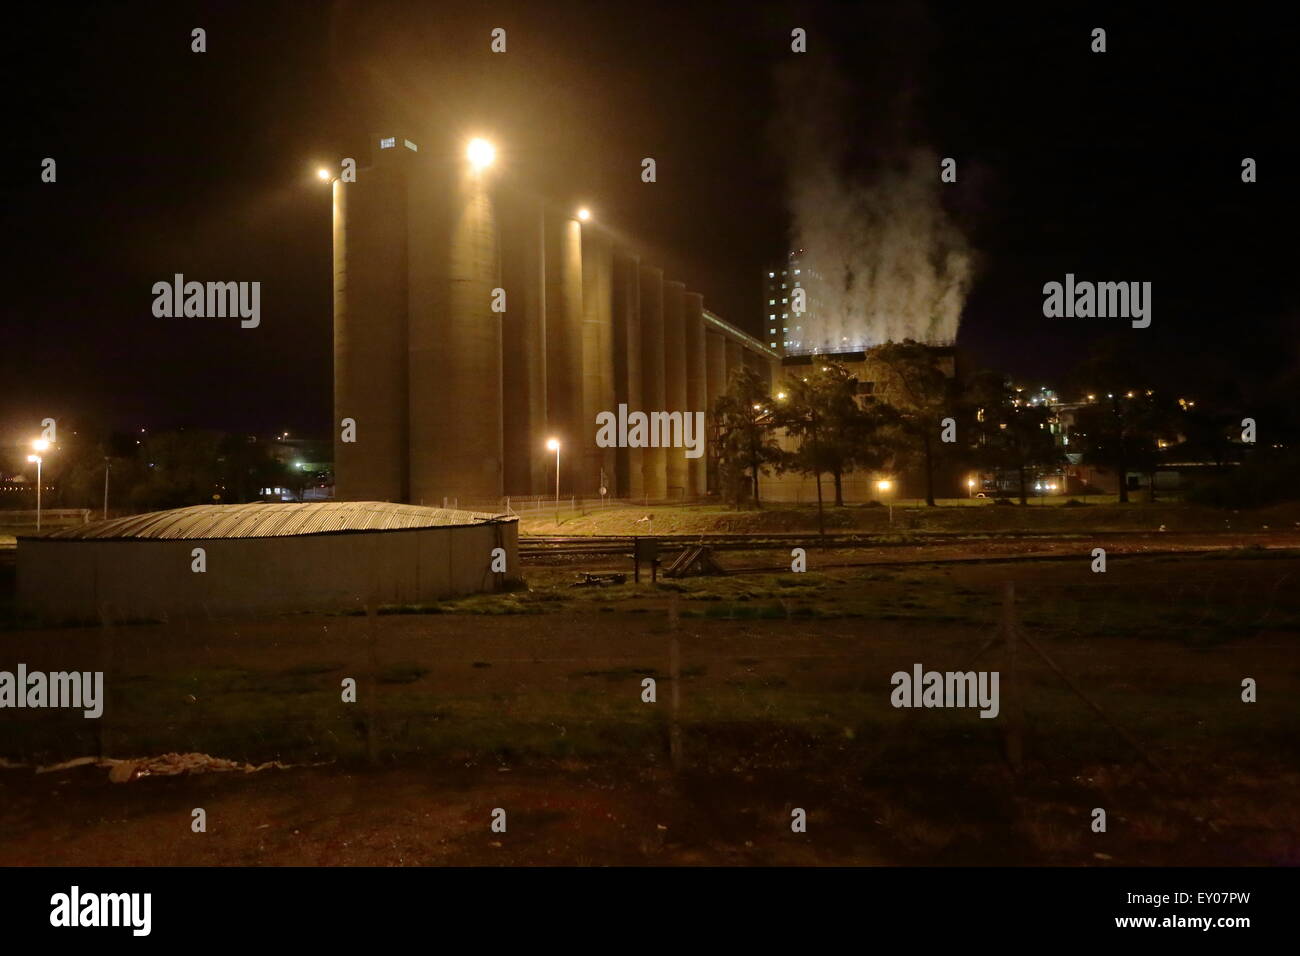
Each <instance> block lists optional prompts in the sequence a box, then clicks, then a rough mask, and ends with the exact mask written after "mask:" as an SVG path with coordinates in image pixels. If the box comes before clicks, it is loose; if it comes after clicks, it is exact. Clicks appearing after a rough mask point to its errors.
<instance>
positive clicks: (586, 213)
mask: <svg viewBox="0 0 1300 956" xmlns="http://www.w3.org/2000/svg"><path fill="white" fill-rule="evenodd" d="M578 218H579V219H581V220H582V221H583V222H586V221H587V220H588V219H590V218H591V210H590V209H588V208H587V207H586V206H583V207H582V208H581V209H579V210H578Z"/></svg>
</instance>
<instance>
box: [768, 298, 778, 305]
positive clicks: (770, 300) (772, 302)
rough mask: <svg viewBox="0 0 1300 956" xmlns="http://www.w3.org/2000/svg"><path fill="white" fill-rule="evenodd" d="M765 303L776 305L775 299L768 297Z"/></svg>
mask: <svg viewBox="0 0 1300 956" xmlns="http://www.w3.org/2000/svg"><path fill="white" fill-rule="evenodd" d="M767 304H768V305H776V299H768V300H767Z"/></svg>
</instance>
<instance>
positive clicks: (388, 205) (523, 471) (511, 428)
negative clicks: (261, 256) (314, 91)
mask: <svg viewBox="0 0 1300 956" xmlns="http://www.w3.org/2000/svg"><path fill="white" fill-rule="evenodd" d="M385 142H389V143H393V144H394V145H393V146H391V147H389V148H384V149H381V150H380V151H379V153H378V155H377V157H376V159H375V162H374V164H373V165H372V166H371V167H369V168H366V169H363V170H361V171H360V172H359V174H358V176H357V179H356V182H351V183H343V182H336V183H335V184H334V289H335V305H334V354H335V375H334V383H335V427H336V431H335V474H336V495H337V497H339V498H341V499H352V500H358V499H372V500H387V501H405V502H411V503H414V504H425V505H440V504H443V503H444V502H447V501H456V502H458V503H460V504H462V505H464V504H467V503H477V502H483V501H485V500H487V499H496V498H500V497H501V496H503V495H518V496H523V495H547V494H554V493H555V492H556V484H557V480H558V485H559V491H560V493H561V494H562V495H563V496H565V497H568V496H569V495H580V496H593V495H596V494H599V493H600V492H601V489H602V488H603V489H605V491H606V493H608V494H610V495H611V496H616V497H627V498H635V499H647V500H655V501H662V500H690V499H694V498H698V497H701V496H703V495H704V494H705V493H706V491H707V487H706V485H707V478H706V471H707V469H706V465H705V459H704V458H703V457H700V458H688V457H687V456H686V454H685V451H686V449H685V448H683V447H646V448H630V447H626V446H622V447H608V448H602V447H600V446H599V445H598V443H597V440H596V438H597V432H598V425H597V416H598V415H600V414H601V413H604V412H609V413H613V414H615V415H616V416H617V414H618V410H619V407H620V406H625V407H626V409H627V411H628V412H629V413H631V412H636V411H641V412H645V413H647V414H648V413H652V412H667V413H677V415H678V416H679V418H680V419H681V420H683V424H684V420H685V417H686V416H688V415H691V414H692V413H694V412H707V410H708V408H710V407H711V406H712V404H713V402H714V400H715V399H716V398H717V396H718V395H720V394H721V393H722V391H723V390H724V389H725V387H726V382H727V378H728V376H729V375H730V374H732V373H733V372H734V371H735V370H736V369H738V368H742V367H747V366H748V367H753V368H756V369H758V370H759V371H760V373H762V374H764V375H765V376H766V377H767V378H768V379H769V381H770V379H771V374H772V373H771V369H772V368H773V367H774V363H775V362H776V356H775V354H774V353H771V352H770V351H768V350H767V349H765V348H764V347H763V346H762V345H761V344H760V343H758V342H757V341H756V340H754V339H752V338H751V337H749V336H747V335H745V334H744V333H742V332H740V331H739V330H737V329H735V328H734V327H733V326H731V325H729V324H728V323H726V322H723V321H722V320H721V319H719V318H718V317H717V316H715V315H713V314H712V313H710V312H708V311H707V310H706V309H705V308H704V302H703V297H702V296H700V295H699V294H698V293H692V292H688V291H687V290H686V287H685V286H684V285H683V284H682V283H681V282H678V281H675V280H672V279H667V280H666V279H665V277H664V274H663V270H662V269H661V268H659V267H657V266H655V265H653V264H651V263H649V262H646V261H643V259H642V258H641V256H639V255H638V254H637V252H636V251H635V250H633V249H631V248H629V246H628V245H627V244H626V243H624V242H621V241H616V240H615V239H614V238H613V237H612V236H611V235H610V234H609V233H608V232H606V231H605V230H603V229H602V228H600V227H599V226H594V225H592V224H589V223H588V224H584V223H583V222H581V221H580V220H579V219H578V218H577V217H576V215H575V214H574V213H573V212H572V211H568V210H561V209H557V208H556V207H555V206H553V205H550V204H548V203H546V202H544V201H543V200H541V199H539V198H538V197H536V196H535V195H531V194H530V193H529V192H527V191H526V190H523V189H521V188H519V187H518V186H515V185H511V184H508V183H503V182H495V181H494V180H493V177H492V175H491V171H490V170H476V169H475V168H473V167H472V166H471V165H470V164H469V163H468V162H466V161H461V160H457V159H454V158H449V157H447V156H441V157H430V156H426V155H425V154H422V153H420V152H419V151H418V150H416V149H413V148H410V147H409V146H403V145H398V144H402V143H403V141H402V140H401V139H400V138H392V139H388V140H385ZM349 422H350V423H351V426H352V427H351V431H350V432H349V430H348V428H347V423H349ZM552 438H553V439H556V440H557V441H558V442H559V445H560V449H559V455H558V476H557V456H556V453H555V451H554V450H552V449H550V448H548V445H547V443H548V441H549V440H550V439H552Z"/></svg>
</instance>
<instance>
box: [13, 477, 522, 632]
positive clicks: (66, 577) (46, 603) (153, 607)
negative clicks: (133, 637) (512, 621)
mask: <svg viewBox="0 0 1300 956" xmlns="http://www.w3.org/2000/svg"><path fill="white" fill-rule="evenodd" d="M502 569H504V570H502ZM519 577H520V575H519V555H518V525H517V519H515V518H513V517H506V516H503V515H491V514H477V513H474V512H468V511H447V510H444V509H441V508H420V507H415V506H412V505H402V504H391V503H385V502H375V501H358V502H338V501H325V502H308V503H303V504H274V503H266V502H257V503H253V504H243V505H198V506H196V507H191V508H178V509H175V510H172V511H156V512H152V513H149V514H141V515H130V516H128V517H124V518H116V519H113V520H109V521H98V522H94V523H93V524H88V525H82V526H80V527H75V528H66V529H64V530H61V531H55V532H52V533H47V534H45V535H42V536H36V537H23V538H20V539H19V544H18V600H19V606H20V607H21V608H22V609H23V610H24V612H26V613H28V614H32V615H34V616H36V617H37V618H38V619H41V620H45V621H86V620H97V619H99V617H100V615H101V614H107V615H108V616H109V617H110V618H111V619H113V620H117V621H123V620H140V619H166V618H167V617H169V616H171V615H181V616H187V615H204V616H206V615H208V614H213V615H221V614H242V613H248V612H275V611H307V610H323V609H331V608H358V607H363V606H364V605H365V604H366V603H367V602H371V601H373V602H375V603H377V604H419V603H426V602H430V601H436V600H438V599H441V598H447V597H454V596H456V595H464V594H473V593H478V592H482V591H494V590H499V589H502V588H504V587H506V586H507V584H508V583H509V582H511V581H514V580H517V579H519Z"/></svg>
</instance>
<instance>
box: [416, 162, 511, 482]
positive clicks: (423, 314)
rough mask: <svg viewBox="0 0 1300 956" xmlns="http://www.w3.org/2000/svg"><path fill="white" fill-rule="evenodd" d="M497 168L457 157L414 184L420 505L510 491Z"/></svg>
mask: <svg viewBox="0 0 1300 956" xmlns="http://www.w3.org/2000/svg"><path fill="white" fill-rule="evenodd" d="M491 175H492V174H491V169H490V168H489V169H487V170H476V169H475V168H474V167H473V166H472V165H471V164H470V163H469V161H468V160H466V159H463V158H459V157H458V158H454V159H449V160H444V161H442V162H437V163H432V162H431V163H427V164H422V165H421V170H420V175H419V176H416V177H413V178H412V181H411V225H410V237H411V239H410V247H411V263H410V266H411V270H410V271H411V283H410V285H411V295H410V302H411V307H410V447H411V491H410V500H411V502H412V503H413V504H424V505H440V504H442V501H443V499H444V498H447V499H448V500H449V501H450V500H455V501H457V502H463V501H472V500H476V499H477V500H482V499H495V498H499V497H500V495H501V493H502V486H501V482H502V397H501V316H500V314H499V313H496V312H493V311H492V296H493V289H495V288H498V287H499V286H500V282H501V276H500V265H499V261H498V251H497V230H496V215H495V211H494V208H493V200H492V192H491V191H492V187H491Z"/></svg>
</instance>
